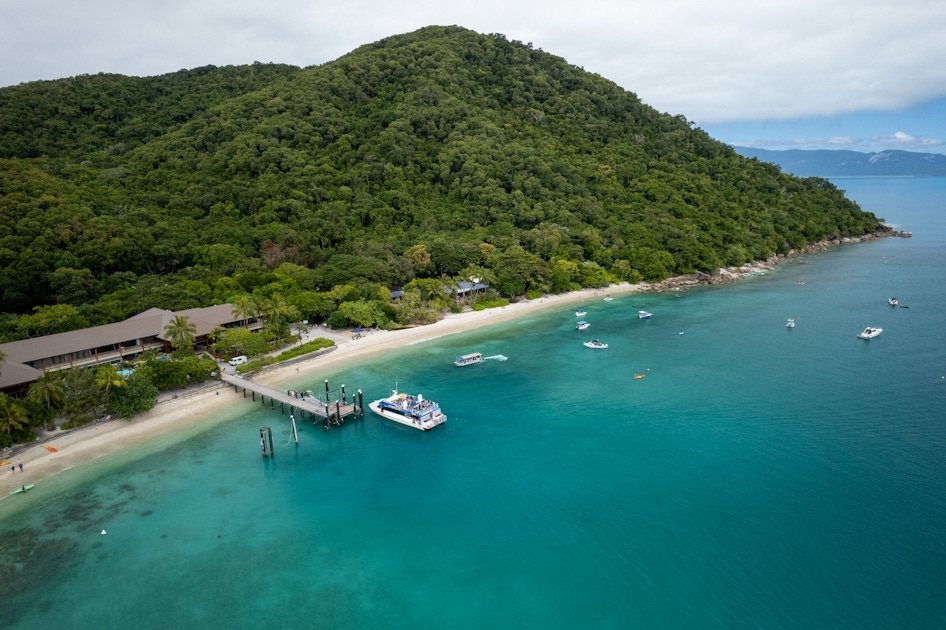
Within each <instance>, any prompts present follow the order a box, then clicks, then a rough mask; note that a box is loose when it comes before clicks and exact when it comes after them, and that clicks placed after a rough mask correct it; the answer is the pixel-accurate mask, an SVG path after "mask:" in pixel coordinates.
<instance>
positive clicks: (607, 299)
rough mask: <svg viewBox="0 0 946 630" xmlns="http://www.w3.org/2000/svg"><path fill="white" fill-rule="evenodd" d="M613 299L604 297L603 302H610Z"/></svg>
mask: <svg viewBox="0 0 946 630" xmlns="http://www.w3.org/2000/svg"><path fill="white" fill-rule="evenodd" d="M613 299H614V298H613V297H611V296H610V295H606V296H604V301H605V302H610V301H611V300H613Z"/></svg>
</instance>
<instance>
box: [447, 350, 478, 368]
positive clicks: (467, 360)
mask: <svg viewBox="0 0 946 630" xmlns="http://www.w3.org/2000/svg"><path fill="white" fill-rule="evenodd" d="M482 362H483V355H482V354H480V353H479V352H473V353H472V354H461V355H460V356H458V357H457V360H456V361H454V362H453V364H454V365H455V366H457V367H463V366H464V365H473V364H474V363H482Z"/></svg>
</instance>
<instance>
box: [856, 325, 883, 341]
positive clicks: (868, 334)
mask: <svg viewBox="0 0 946 630" xmlns="http://www.w3.org/2000/svg"><path fill="white" fill-rule="evenodd" d="M882 332H884V329H883V328H871V327H870V326H868V327H867V328H865V329H864V332H862V333H861V334H859V335H858V336H857V337H858V339H873V338H874V337H876V336H877V335H879V334H880V333H882Z"/></svg>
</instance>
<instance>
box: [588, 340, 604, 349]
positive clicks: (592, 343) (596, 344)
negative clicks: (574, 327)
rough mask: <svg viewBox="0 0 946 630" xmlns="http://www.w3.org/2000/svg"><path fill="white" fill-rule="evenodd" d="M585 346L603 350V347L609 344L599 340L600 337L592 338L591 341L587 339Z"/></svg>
mask: <svg viewBox="0 0 946 630" xmlns="http://www.w3.org/2000/svg"><path fill="white" fill-rule="evenodd" d="M585 347H586V348H595V349H601V350H603V349H605V348H607V347H608V344H606V343H603V342H602V341H601V340H599V339H592V340H591V341H586V342H585Z"/></svg>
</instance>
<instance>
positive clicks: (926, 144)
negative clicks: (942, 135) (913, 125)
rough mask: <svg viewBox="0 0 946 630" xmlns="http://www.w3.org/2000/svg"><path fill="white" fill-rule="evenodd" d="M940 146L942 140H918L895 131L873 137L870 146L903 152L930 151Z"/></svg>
mask: <svg viewBox="0 0 946 630" xmlns="http://www.w3.org/2000/svg"><path fill="white" fill-rule="evenodd" d="M942 144H943V141H942V140H936V139H933V138H918V137H916V136H914V135H911V134H909V133H904V132H902V131H897V132H895V133H893V134H892V135H889V136H874V137H872V138H871V145H872V146H875V147H885V148H894V149H902V150H904V151H931V150H935V149H937V148H938V147H940V146H941V145H942Z"/></svg>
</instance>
